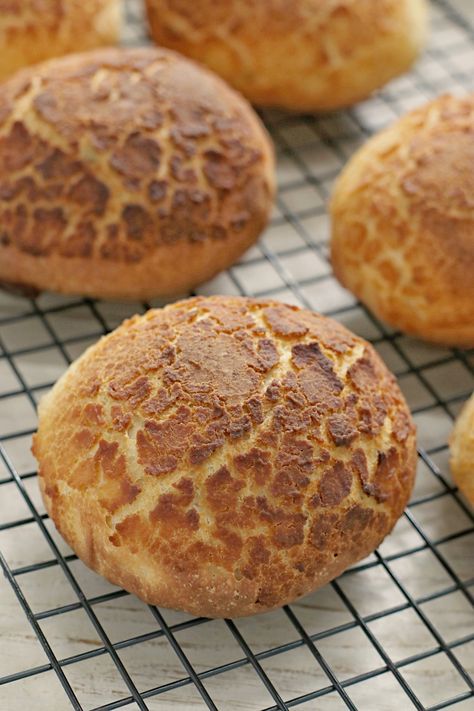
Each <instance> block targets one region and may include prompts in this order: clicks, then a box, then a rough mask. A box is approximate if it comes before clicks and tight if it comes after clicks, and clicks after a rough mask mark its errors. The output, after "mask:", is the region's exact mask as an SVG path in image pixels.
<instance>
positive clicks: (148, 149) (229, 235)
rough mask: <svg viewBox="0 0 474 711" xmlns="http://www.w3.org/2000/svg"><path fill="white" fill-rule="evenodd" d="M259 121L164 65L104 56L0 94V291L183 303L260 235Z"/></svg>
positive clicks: (131, 56) (195, 73)
mask: <svg viewBox="0 0 474 711" xmlns="http://www.w3.org/2000/svg"><path fill="white" fill-rule="evenodd" d="M273 181H274V178H273V154H272V148H271V145H270V142H269V140H268V137H267V134H266V132H265V130H264V128H263V127H262V125H261V124H260V122H259V120H258V118H257V117H256V115H255V114H254V112H253V111H252V109H251V108H250V107H249V106H248V104H247V103H246V102H245V101H244V100H243V99H241V97H240V96H238V95H237V94H236V93H235V92H234V91H232V90H231V89H229V88H228V87H227V86H226V85H225V84H224V83H223V82H222V81H221V80H220V79H219V78H218V77H215V76H214V75H213V74H211V73H210V72H208V71H207V70H204V69H201V68H200V67H198V66H197V65H196V64H194V63H193V62H191V61H189V60H187V59H184V58H183V57H179V56H178V55H176V54H175V53H174V52H170V51H168V50H161V49H157V48H155V49H153V48H148V49H132V50H124V49H103V50H96V51H94V52H90V53H86V54H82V55H71V56H69V57H64V58H62V59H56V60H50V61H49V62H47V63H45V64H43V65H38V66H36V67H33V68H30V69H25V70H23V71H22V72H21V73H19V74H17V75H16V77H14V78H13V79H11V80H10V81H8V82H7V83H6V84H4V85H3V87H0V225H1V228H0V280H3V281H4V282H10V283H16V284H19V285H23V287H35V288H37V289H39V290H43V289H49V290H51V291H59V292H63V293H74V294H84V295H87V296H96V297H103V298H130V299H149V298H152V297H154V296H161V295H168V294H176V293H183V292H184V291H186V290H188V289H190V288H192V287H194V286H195V285H196V284H198V283H200V282H202V281H205V280H206V279H209V278H211V277H212V276H213V275H214V274H216V273H217V272H218V271H220V270H221V269H224V268H225V267H227V266H229V265H230V264H232V262H234V261H235V260H236V259H237V257H239V256H240V254H241V253H242V252H244V251H245V249H247V248H248V247H249V246H250V245H251V244H252V243H253V242H254V241H255V240H256V239H257V237H258V235H259V234H260V232H261V230H262V229H263V227H264V225H265V224H266V221H267V218H268V215H269V212H270V209H271V202H272V195H273Z"/></svg>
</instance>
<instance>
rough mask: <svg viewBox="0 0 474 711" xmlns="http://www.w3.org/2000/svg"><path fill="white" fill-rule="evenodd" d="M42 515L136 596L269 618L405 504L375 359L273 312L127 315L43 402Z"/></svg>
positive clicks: (404, 439) (401, 445)
mask: <svg viewBox="0 0 474 711" xmlns="http://www.w3.org/2000/svg"><path fill="white" fill-rule="evenodd" d="M34 453H35V455H36V457H37V459H38V461H39V480H40V485H41V490H42V493H43V497H44V501H45V504H46V508H47V510H48V512H49V514H50V516H51V518H52V519H53V521H54V522H55V523H56V526H57V527H58V529H59V531H60V532H61V534H62V535H63V536H64V538H65V539H66V541H67V542H68V543H69V545H70V546H71V547H72V548H73V550H74V551H75V552H76V553H77V554H78V556H79V557H80V558H81V559H82V560H83V561H84V562H85V563H86V564H87V565H89V566H90V567H91V568H93V569H94V570H96V571H98V572H99V573H101V574H102V575H104V576H105V577H106V578H108V579H109V580H111V581H112V582H114V583H117V584H119V585H121V586H123V587H124V588H125V589H127V590H129V591H132V592H134V593H136V594H137V595H138V596H139V597H141V598H143V599H144V600H146V601H147V602H151V603H154V604H159V605H163V606H165V607H171V608H177V609H182V610H186V611H188V612H190V613H192V614H195V615H205V616H209V617H222V616H230V617H237V616H240V615H250V614H253V613H256V612H261V611H265V610H269V609H271V608H274V607H276V606H279V605H282V604H284V603H287V602H289V601H291V600H293V599H294V598H296V597H298V596H300V595H303V594H305V593H308V592H310V591H311V590H314V589H315V588H317V587H318V586H321V585H324V584H325V583H327V582H328V581H329V580H331V579H332V578H334V577H335V576H337V575H338V574H339V573H341V572H342V571H343V570H344V569H345V568H346V567H347V566H348V565H350V564H352V563H354V562H355V561H357V560H359V559H360V558H363V557H364V556H366V555H368V554H369V553H370V552H371V551H372V550H373V549H374V548H375V547H376V546H377V545H378V544H379V543H380V542H381V541H382V540H383V538H384V536H385V535H386V534H387V533H388V532H389V531H390V530H391V529H392V527H393V525H394V524H395V522H396V520H397V519H398V517H399V516H400V515H401V513H402V511H403V508H404V506H405V504H406V503H407V500H408V497H409V494H410V491H411V487H412V483H413V477H414V471H415V461H416V451H415V436H414V428H413V424H412V420H411V418H410V413H409V411H408V409H407V406H406V404H405V401H404V399H403V397H402V395H401V393H400V390H399V389H398V387H397V385H396V382H395V379H394V377H393V376H392V375H391V374H390V373H389V372H388V371H387V369H386V367H385V366H384V365H383V363H382V361H381V360H380V358H379V357H378V356H377V355H376V353H375V351H374V350H373V348H372V347H371V346H370V345H369V344H367V343H366V342H365V341H363V340H362V339H360V338H358V337H356V336H354V335H352V333H350V332H349V331H347V330H346V329H345V328H343V327H342V326H340V325H339V324H337V323H335V322H334V321H331V320H329V319H327V318H324V317H322V316H319V315H317V314H314V313H311V312H309V311H304V310H299V309H297V308H296V307H292V306H285V305H283V304H278V303H276V302H271V301H270V302H267V301H257V300H251V299H244V298H239V297H233V298H231V297H229V298H226V297H211V298H194V299H189V300H186V301H182V302H178V303H176V304H174V305H172V306H168V307H166V308H164V309H160V310H154V311H149V312H148V313H147V314H145V315H144V316H140V317H135V318H133V319H131V320H129V321H126V322H125V323H124V324H123V325H122V326H120V328H118V329H117V330H116V331H114V332H113V333H112V334H110V335H109V336H106V337H105V338H103V339H102V340H101V341H100V342H99V343H97V344H96V345H94V346H92V348H90V349H89V350H88V351H87V352H86V353H85V354H84V355H83V356H82V357H81V358H80V359H79V360H78V361H77V362H76V363H75V364H74V365H72V366H71V368H70V369H69V371H68V372H67V373H66V374H65V375H64V376H63V377H62V378H61V380H59V382H58V383H57V384H56V386H55V387H54V389H53V390H52V392H51V393H50V394H48V395H47V396H46V397H45V399H44V400H43V401H42V403H41V407H40V415H39V429H38V433H37V435H36V437H35V441H34Z"/></svg>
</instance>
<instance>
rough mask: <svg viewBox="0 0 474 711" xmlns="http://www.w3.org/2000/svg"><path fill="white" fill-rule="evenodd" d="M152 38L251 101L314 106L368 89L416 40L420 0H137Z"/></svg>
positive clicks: (399, 66) (404, 58) (409, 57)
mask: <svg viewBox="0 0 474 711" xmlns="http://www.w3.org/2000/svg"><path fill="white" fill-rule="evenodd" d="M147 8H148V16H149V20H150V26H151V33H152V36H153V38H154V39H155V41H156V42H157V43H158V44H159V45H161V46H165V47H170V48H172V49H175V50H177V51H179V52H182V53H183V54H185V55H187V56H190V57H193V58H194V59H197V60H199V61H200V62H203V63H204V64H206V65H207V66H209V67H210V68H211V69H213V70H214V71H216V72H217V73H219V74H220V75H221V76H223V77H224V79H226V80H227V81H228V82H229V83H230V84H232V85H233V86H235V87H236V88H237V89H239V91H241V92H242V93H243V94H244V96H247V98H248V99H250V101H252V102H254V103H257V104H264V105H270V106H272V105H277V106H282V107H284V108H289V109H298V110H307V111H314V110H319V109H331V108H337V107H340V106H345V105H348V104H352V103H355V102H356V101H358V100H360V99H362V98H365V97H366V96H368V95H369V94H370V93H371V92H372V91H374V89H376V88H378V87H380V86H382V85H383V84H385V83H386V82H387V81H388V80H389V79H391V78H392V77H394V76H397V75H398V74H401V73H402V72H404V71H405V70H406V69H408V67H409V66H410V65H411V64H412V62H413V61H414V60H415V58H416V56H417V55H418V53H419V52H420V50H421V48H422V46H423V45H424V42H425V36H426V24H427V21H426V4H425V1H424V0H378V1H377V2H374V1H373V0H292V2H286V1H285V0H260V1H259V2H257V3H256V2H253V1H252V0H220V1H219V2H218V3H216V2H214V0H147Z"/></svg>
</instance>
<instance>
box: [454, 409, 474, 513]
mask: <svg viewBox="0 0 474 711" xmlns="http://www.w3.org/2000/svg"><path fill="white" fill-rule="evenodd" d="M449 445H450V451H451V461H450V464H451V472H452V475H453V478H454V481H455V482H456V484H457V486H459V489H460V490H461V492H462V493H463V494H464V496H465V497H466V499H467V500H468V501H469V503H470V504H471V506H472V507H473V508H474V395H472V396H471V397H470V399H469V400H468V401H467V402H466V404H465V405H464V407H463V409H462V410H461V414H460V415H459V417H458V419H457V420H456V424H455V426H454V429H453V432H452V435H451V439H450V443H449Z"/></svg>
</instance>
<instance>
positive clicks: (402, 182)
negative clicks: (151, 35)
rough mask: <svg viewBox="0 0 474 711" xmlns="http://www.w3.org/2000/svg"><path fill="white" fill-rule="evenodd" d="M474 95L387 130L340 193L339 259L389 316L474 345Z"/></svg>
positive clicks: (335, 216) (339, 266) (336, 200)
mask: <svg viewBox="0 0 474 711" xmlns="http://www.w3.org/2000/svg"><path fill="white" fill-rule="evenodd" d="M473 165H474V94H472V95H469V96H464V97H454V96H441V97H439V98H438V99H435V100H434V101H431V102H430V103H428V104H426V105H425V106H423V107H422V108H419V109H417V110H415V111H413V112H411V113H409V114H408V115H406V116H405V117H404V118H402V119H401V120H399V121H398V122H397V123H395V124H394V125H393V126H392V127H390V128H388V129H386V130H385V131H382V132H381V133H380V134H379V135H377V136H376V137H375V138H372V139H371V140H370V141H368V143H366V144H365V146H363V147H362V148H361V149H360V150H359V151H358V153H356V155H355V156H354V157H353V158H352V160H351V161H350V162H349V164H348V165H347V166H346V168H345V169H344V171H343V172H342V175H341V176H340V177H339V179H338V182H337V183H336V186H335V190H334V194H333V197H332V206H331V212H332V245H331V250H332V263H333V267H334V271H335V273H336V276H338V277H339V279H340V281H341V282H342V284H344V285H345V286H346V287H347V288H348V289H350V290H351V291H353V292H354V294H356V295H357V296H358V297H359V298H360V299H361V300H362V301H363V302H365V304H367V306H368V307H369V308H370V309H371V310H372V311H373V312H374V313H375V314H376V315H377V316H379V317H380V318H381V319H383V320H385V321H387V322H388V323H389V324H391V325H392V326H394V327H396V328H399V329H401V330H402V331H406V332H407V333H410V334H413V335H414V336H418V337H420V338H423V339H426V340H428V341H436V342H438V343H444V344H447V345H458V346H468V347H470V346H474V171H473Z"/></svg>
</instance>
